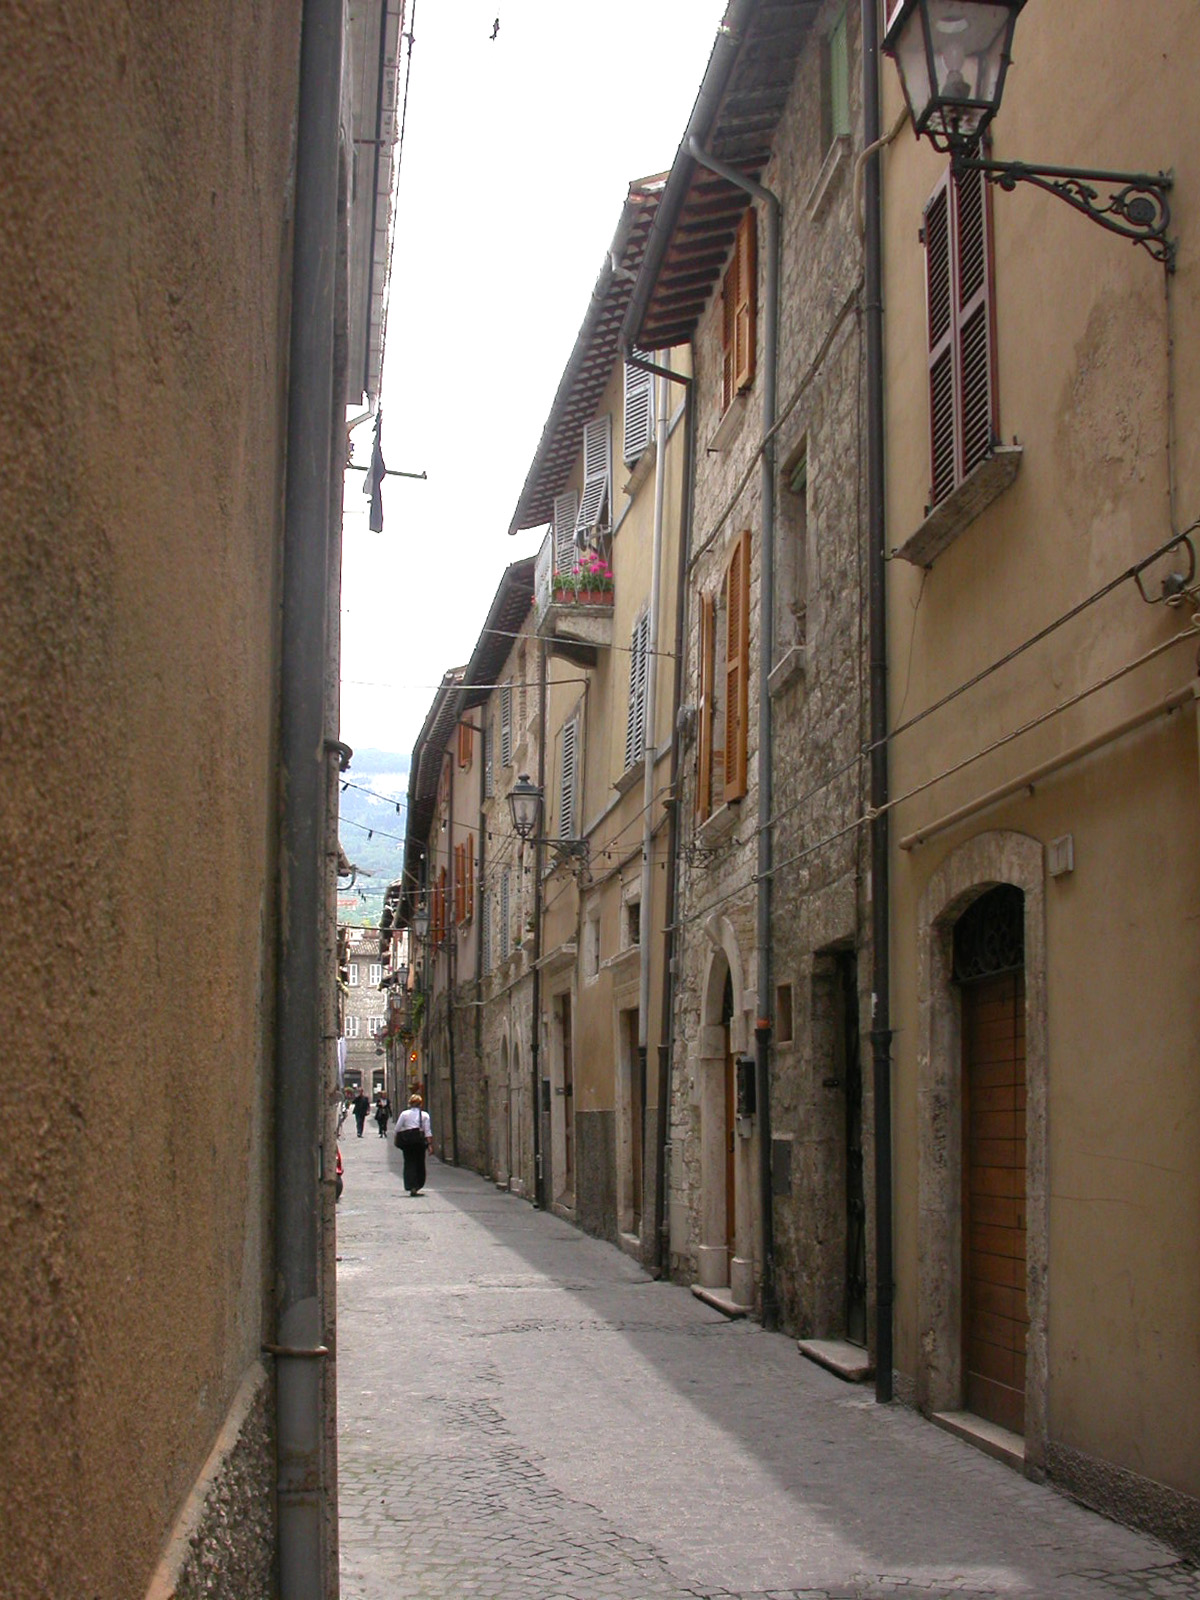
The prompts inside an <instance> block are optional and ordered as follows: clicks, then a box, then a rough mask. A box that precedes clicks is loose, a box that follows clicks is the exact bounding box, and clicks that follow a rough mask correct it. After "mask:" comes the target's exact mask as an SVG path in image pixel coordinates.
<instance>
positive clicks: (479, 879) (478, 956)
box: [471, 716, 494, 1176]
mask: <svg viewBox="0 0 1200 1600" xmlns="http://www.w3.org/2000/svg"><path fill="white" fill-rule="evenodd" d="M487 738H488V735H487V722H486V719H485V718H484V717H482V716H481V717H480V719H479V770H480V774H481V776H480V782H479V834H478V838H479V861H478V863H477V866H476V870H475V882H476V883H477V884H478V886H479V888H478V892H477V896H476V898H477V899H478V901H479V904H480V907H482V905H483V897H484V895H485V894H486V892H487V890H486V889H485V887H484V885H485V884H486V882H487V880H486V878H485V877H484V872H485V869H486V867H487V815H486V813H485V812H484V809H483V808H484V804H485V803H486V800H487V795H486V794H485V793H484V790H485V788H486V785H485V784H484V782H483V778H482V774H483V773H485V772H486V771H487V764H488V742H487ZM471 909H472V915H473V916H474V922H475V999H476V1002H477V1004H476V1006H475V1055H476V1059H477V1060H479V1061H480V1062H482V1061H483V911H482V909H481V910H480V911H479V913H478V915H475V908H474V907H472V908H471ZM488 1123H489V1126H488V1128H486V1129H485V1130H484V1139H485V1141H486V1143H485V1145H484V1151H483V1155H484V1165H485V1166H486V1167H488V1168H489V1169H490V1167H491V1164H492V1162H491V1131H490V1123H491V1114H490V1112H489V1115H488ZM493 1176H494V1174H493Z"/></svg>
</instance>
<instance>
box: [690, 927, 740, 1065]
mask: <svg viewBox="0 0 1200 1600" xmlns="http://www.w3.org/2000/svg"><path fill="white" fill-rule="evenodd" d="M704 932H705V936H706V937H707V939H708V945H709V948H708V952H707V955H706V958H705V963H704V984H703V987H702V989H701V991H700V993H701V996H702V1002H701V1013H700V1026H701V1028H702V1029H703V1028H706V1027H711V1026H713V1025H715V1026H717V1027H721V1025H722V1024H721V1013H722V1007H723V1002H724V998H725V974H726V973H727V972H728V974H729V978H730V982H731V984H732V986H733V1020H732V1022H731V1023H730V1042H731V1044H732V1046H733V1049H734V1051H735V1052H737V1053H741V1052H742V1051H745V1050H746V1049H747V1047H748V1042H749V1037H750V1030H749V1027H748V1025H747V1022H746V980H745V974H744V971H743V968H742V952H741V951H740V950H739V949H738V942H737V935H736V934H735V933H734V931H733V924H732V923H731V922H730V920H729V918H728V917H722V916H718V914H717V913H716V912H713V913H712V915H711V916H709V917H706V918H705V920H704ZM722 958H724V959H722Z"/></svg>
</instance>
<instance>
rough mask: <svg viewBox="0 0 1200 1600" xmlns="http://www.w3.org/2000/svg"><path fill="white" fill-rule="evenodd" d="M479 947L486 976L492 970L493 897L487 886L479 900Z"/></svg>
mask: <svg viewBox="0 0 1200 1600" xmlns="http://www.w3.org/2000/svg"><path fill="white" fill-rule="evenodd" d="M481 887H482V886H481ZM479 947H480V952H481V954H482V957H483V975H484V977H485V978H486V977H487V975H488V973H489V972H490V971H491V970H492V897H491V895H490V894H488V892H487V890H486V887H484V888H483V893H482V895H481V897H480V901H479Z"/></svg>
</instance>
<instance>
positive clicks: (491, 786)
mask: <svg viewBox="0 0 1200 1600" xmlns="http://www.w3.org/2000/svg"><path fill="white" fill-rule="evenodd" d="M495 793H496V719H495V718H494V717H492V716H489V717H488V719H487V726H486V727H485V729H484V733H483V797H484V799H485V800H490V799H491V798H492V797H493V795H494V794H495Z"/></svg>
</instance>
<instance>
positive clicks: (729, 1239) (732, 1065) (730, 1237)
mask: <svg viewBox="0 0 1200 1600" xmlns="http://www.w3.org/2000/svg"><path fill="white" fill-rule="evenodd" d="M736 1079H737V1063H736V1062H735V1060H734V1056H733V1051H732V1050H730V1051H728V1052H727V1053H726V1056H725V1247H726V1249H727V1250H728V1251H729V1260H730V1261H732V1260H733V1257H734V1246H735V1241H736V1238H737V1220H736V1218H737V1207H736V1205H735V1203H734V1202H735V1199H736V1192H735V1189H734V1160H733V1152H734V1141H735V1140H736V1138H737V1122H736V1120H735V1109H734V1106H735V1100H736V1088H735V1083H736Z"/></svg>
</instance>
